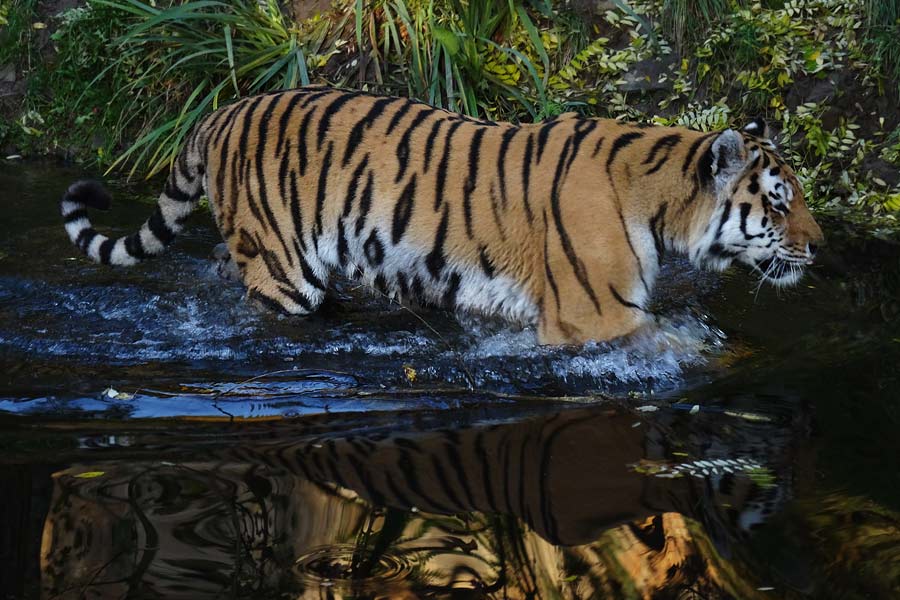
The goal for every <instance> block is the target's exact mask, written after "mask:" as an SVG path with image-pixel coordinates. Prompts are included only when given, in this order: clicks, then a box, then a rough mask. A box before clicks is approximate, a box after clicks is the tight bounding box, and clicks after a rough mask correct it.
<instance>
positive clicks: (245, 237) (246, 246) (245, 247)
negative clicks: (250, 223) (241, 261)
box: [235, 227, 259, 259]
mask: <svg viewBox="0 0 900 600" xmlns="http://www.w3.org/2000/svg"><path fill="white" fill-rule="evenodd" d="M235 250H237V253H238V254H242V255H244V256H246V257H247V258H251V259H252V258H256V257H257V256H259V245H258V244H257V243H256V239H254V237H253V236H251V235H250V234H249V233H248V232H247V230H246V229H244V228H243V227H242V228H241V231H240V236H239V238H238V244H237V248H235Z"/></svg>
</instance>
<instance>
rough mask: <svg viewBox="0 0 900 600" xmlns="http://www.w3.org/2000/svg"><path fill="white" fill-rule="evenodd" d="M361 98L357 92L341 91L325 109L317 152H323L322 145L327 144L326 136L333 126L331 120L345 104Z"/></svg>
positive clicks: (319, 129) (320, 123)
mask: <svg viewBox="0 0 900 600" xmlns="http://www.w3.org/2000/svg"><path fill="white" fill-rule="evenodd" d="M357 96H359V94H358V93H355V92H347V91H341V92H340V95H339V96H338V97H337V98H336V99H335V100H334V102H332V103H331V104H329V105H328V106H326V107H325V111H324V112H323V113H322V118H321V119H319V128H318V132H317V136H316V150H317V151H321V150H322V144H323V143H324V142H325V134H326V133H327V132H328V127H329V126H330V125H331V118H332V117H334V115H335V114H337V112H338V111H339V110H341V108H343V106H344V105H345V104H347V103H348V102H350V101H351V100H353V99H354V98H356V97H357Z"/></svg>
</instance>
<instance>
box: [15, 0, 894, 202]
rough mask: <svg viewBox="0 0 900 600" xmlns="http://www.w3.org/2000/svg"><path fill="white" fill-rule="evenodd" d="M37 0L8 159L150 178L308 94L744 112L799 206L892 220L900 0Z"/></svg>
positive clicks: (453, 104) (523, 116)
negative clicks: (194, 133)
mask: <svg viewBox="0 0 900 600" xmlns="http://www.w3.org/2000/svg"><path fill="white" fill-rule="evenodd" d="M46 4H48V3H38V2H37V1H36V0H0V86H3V85H4V83H3V82H4V79H3V76H5V78H6V88H3V87H0V104H2V113H0V115H2V120H0V148H3V149H6V150H7V151H16V152H22V153H27V154H46V153H63V154H66V155H68V156H70V157H74V158H77V159H79V160H83V161H96V162H97V163H98V164H99V165H100V166H102V167H113V168H115V169H122V170H125V171H126V172H128V173H130V174H140V175H152V174H154V173H157V172H159V171H161V170H163V169H165V168H166V167H167V165H168V164H169V162H170V161H171V160H172V159H173V157H174V156H175V154H176V153H177V150H178V148H179V147H180V145H181V142H182V140H183V139H184V137H185V135H186V133H187V132H188V131H189V130H190V127H191V126H192V124H193V123H195V122H196V121H197V119H199V118H200V117H201V116H202V115H203V114H206V113H207V112H209V111H211V110H213V109H214V108H215V107H217V106H219V105H222V104H224V103H227V102H230V101H232V100H233V99H235V98H238V97H243V96H246V95H248V94H253V93H255V92H258V91H265V90H272V89H282V88H290V87H294V86H297V85H304V84H307V83H325V84H329V85H337V86H341V87H352V88H362V89H368V90H370V91H374V92H383V93H390V94H400V95H409V96H414V97H418V98H421V99H423V100H425V101H427V102H429V103H432V104H435V105H438V106H444V107H447V108H450V109H452V110H458V111H460V112H464V113H467V114H470V115H473V116H480V117H487V118H491V119H504V120H514V121H529V122H530V121H533V120H538V119H542V118H545V117H548V116H552V115H554V114H557V113H560V112H564V111H569V110H574V111H578V112H581V113H583V114H586V115H591V116H602V117H613V118H623V119H628V120H634V121H644V122H656V123H661V124H680V125H687V126H690V127H694V128H700V129H704V130H711V129H718V128H724V127H726V126H729V125H740V124H741V123H742V122H744V121H746V120H747V119H749V118H751V117H753V116H759V115H761V116H764V117H766V118H767V120H768V121H769V122H770V123H771V124H772V126H773V128H774V129H775V131H776V132H777V135H776V137H777V141H778V142H779V143H780V145H781V147H782V148H783V151H784V152H785V154H786V155H787V156H788V157H789V159H790V160H791V162H792V163H793V164H794V165H795V166H796V167H797V170H798V172H799V174H800V176H801V178H802V179H803V181H804V183H805V185H806V187H807V192H808V195H809V197H810V198H811V200H812V203H813V204H814V206H815V207H817V208H818V209H820V210H825V209H845V208H847V207H854V208H857V209H859V210H856V211H852V212H853V213H854V214H856V215H866V216H879V217H881V216H885V215H888V217H887V218H888V219H893V218H895V216H896V214H900V175H898V167H900V128H898V125H900V111H898V109H897V102H898V99H900V0H849V1H843V0H762V1H760V2H752V1H751V0H698V1H688V0H629V1H627V2H626V1H625V0H613V1H610V2H599V1H598V2H587V1H584V2H577V1H569V2H560V1H552V0H524V1H523V0H482V1H479V2H474V1H470V2H467V1H465V0H335V1H334V2H333V3H332V5H331V8H330V9H326V10H325V11H324V13H321V14H315V15H311V16H310V15H303V14H296V15H295V14H293V13H292V12H291V10H290V9H289V8H285V6H284V5H285V4H289V3H278V2H276V1H275V0H268V1H266V0H234V1H229V2H224V1H218V0H191V1H184V2H169V1H161V0H158V1H156V2H152V1H151V2H142V1H140V0H89V1H87V2H85V3H83V4H82V5H81V6H78V7H76V8H69V9H67V10H63V11H59V12H56V13H52V14H42V13H41V12H40V10H39V8H40V7H41V6H43V5H46ZM49 4H53V3H49ZM68 4H71V3H68ZM303 4H304V3H294V5H295V6H301V8H302V5H303ZM307 4H308V3H307ZM51 32H52V33H51ZM10 71H12V72H13V79H15V80H16V81H14V82H12V83H10V81H9V79H10V75H9V74H10ZM17 85H18V89H16V86H17ZM891 213H895V214H894V215H891Z"/></svg>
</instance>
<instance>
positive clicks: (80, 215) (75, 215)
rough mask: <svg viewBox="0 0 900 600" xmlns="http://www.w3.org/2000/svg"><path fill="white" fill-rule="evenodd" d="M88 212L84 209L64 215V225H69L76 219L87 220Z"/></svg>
mask: <svg viewBox="0 0 900 600" xmlns="http://www.w3.org/2000/svg"><path fill="white" fill-rule="evenodd" d="M87 216H88V211H87V209H85V208H76V209H75V210H73V211H72V212H70V213H68V214H66V215H65V216H64V217H63V222H64V223H71V222H72V221H77V220H78V219H87Z"/></svg>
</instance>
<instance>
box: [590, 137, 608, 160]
mask: <svg viewBox="0 0 900 600" xmlns="http://www.w3.org/2000/svg"><path fill="white" fill-rule="evenodd" d="M605 141H606V138H605V137H602V138H600V139H599V140H597V143H596V144H595V145H594V151H593V152H591V158H596V156H597V155H598V154H599V153H600V149H601V148H602V147H603V142H605Z"/></svg>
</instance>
